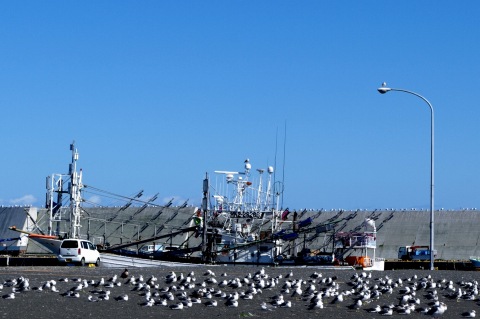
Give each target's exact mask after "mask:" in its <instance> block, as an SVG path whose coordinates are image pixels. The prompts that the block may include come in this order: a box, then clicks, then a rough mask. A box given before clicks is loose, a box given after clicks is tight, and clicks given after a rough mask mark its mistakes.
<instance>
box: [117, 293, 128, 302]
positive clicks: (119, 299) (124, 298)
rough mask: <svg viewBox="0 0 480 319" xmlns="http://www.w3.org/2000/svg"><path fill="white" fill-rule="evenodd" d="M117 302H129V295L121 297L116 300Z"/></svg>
mask: <svg viewBox="0 0 480 319" xmlns="http://www.w3.org/2000/svg"><path fill="white" fill-rule="evenodd" d="M115 300H117V301H127V300H128V295H127V294H123V295H120V296H118V297H117V298H115Z"/></svg>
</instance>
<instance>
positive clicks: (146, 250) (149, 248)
mask: <svg viewBox="0 0 480 319" xmlns="http://www.w3.org/2000/svg"><path fill="white" fill-rule="evenodd" d="M163 250H164V247H163V245H161V244H150V245H144V246H142V247H141V248H140V249H139V250H138V253H139V254H140V255H154V254H158V253H161V252H163Z"/></svg>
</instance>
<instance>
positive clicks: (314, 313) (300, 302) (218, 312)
mask: <svg viewBox="0 0 480 319" xmlns="http://www.w3.org/2000/svg"><path fill="white" fill-rule="evenodd" d="M207 269H211V270H212V271H213V272H214V273H215V277H214V278H215V279H216V280H217V281H218V282H221V281H222V280H227V281H230V280H231V279H234V278H240V279H243V278H244V277H245V276H246V275H247V274H248V273H251V274H252V275H254V274H255V273H256V272H257V271H259V270H260V269H261V267H255V266H195V267H183V266H181V267H162V268H132V269H129V274H130V275H133V276H134V277H135V278H138V277H139V276H140V275H142V276H143V278H144V281H143V282H144V283H145V282H146V281H147V280H148V278H150V277H151V276H155V277H157V278H158V280H157V281H156V284H157V285H158V286H157V288H155V287H154V288H151V289H150V292H151V293H152V296H153V298H154V299H155V300H161V299H162V298H161V296H162V295H163V294H164V293H163V292H159V291H160V289H162V288H166V287H170V286H173V285H175V286H177V287H179V286H180V283H179V282H178V281H177V282H173V283H167V282H166V279H165V278H166V276H167V275H168V274H169V273H170V272H171V271H174V272H175V273H176V275H177V276H179V275H180V274H181V273H183V275H184V276H185V277H186V276H187V274H188V273H190V272H191V271H192V270H193V271H194V272H195V276H194V277H195V278H196V280H195V282H194V283H195V287H194V288H190V289H186V290H185V291H186V292H187V293H188V294H189V295H192V294H193V292H194V291H195V290H198V289H200V288H201V286H200V284H201V283H202V282H204V281H205V280H207V279H208V278H211V277H212V276H208V275H204V274H205V272H206V270H207ZM122 271H123V269H117V268H103V267H99V268H90V267H4V268H0V282H4V287H3V289H2V290H1V291H0V294H1V295H2V296H3V298H0V316H1V317H2V318H90V317H94V318H190V317H191V318H199V319H202V318H208V319H213V318H218V317H222V318H248V317H262V318H294V317H301V318H317V317H329V316H330V317H331V318H372V317H383V316H382V315H381V314H378V313H369V312H368V311H367V310H366V309H369V308H373V307H374V306H376V305H380V306H386V305H395V306H396V305H399V304H400V298H402V296H403V295H405V293H404V290H405V289H406V287H409V288H412V287H413V286H414V284H415V283H418V285H419V287H418V289H417V290H415V296H414V297H412V298H418V299H419V302H420V304H418V305H415V307H416V308H417V309H418V308H420V307H427V306H428V304H429V303H431V302H433V300H429V299H428V296H429V295H432V294H431V293H429V292H433V291H436V295H437V296H438V301H439V302H443V303H445V304H446V305H447V310H446V311H445V313H444V314H443V315H442V317H443V318H461V317H462V313H464V312H466V311H471V310H477V308H479V302H478V300H477V299H478V296H477V295H476V293H477V291H476V290H475V287H476V281H478V280H479V277H480V273H479V272H475V271H429V270H401V271H398V270H395V271H384V272H372V273H371V278H368V274H367V277H366V278H363V279H362V280H363V286H364V287H365V289H364V290H365V291H367V290H368V291H370V292H372V291H374V290H375V285H377V286H379V287H378V289H379V290H381V289H382V286H387V285H388V283H387V281H388V279H391V281H392V283H391V286H392V293H388V292H386V290H385V291H384V293H382V294H381V295H379V296H378V298H375V297H371V298H370V299H367V300H365V301H364V302H363V305H362V307H361V308H360V309H357V310H354V309H350V307H349V306H350V305H352V304H354V302H355V300H357V299H359V298H361V295H360V294H359V292H360V291H361V289H360V288H358V287H357V289H355V286H354V285H353V282H352V281H353V279H352V277H353V276H355V274H357V275H359V276H360V277H361V276H362V271H359V270H357V271H355V270H323V269H321V268H315V267H301V268H283V267H282V268H270V267H266V268H265V273H266V274H267V275H268V278H266V281H269V280H271V279H272V278H276V277H279V276H282V278H278V284H277V285H276V286H275V287H273V288H263V289H262V293H257V294H256V295H254V296H253V299H251V300H244V299H242V298H240V299H239V301H238V303H239V305H238V307H236V308H234V307H227V306H226V305H225V298H221V297H213V298H212V299H215V300H217V301H218V306H217V307H207V306H205V302H206V301H207V300H208V299H207V298H203V299H201V301H202V304H193V306H192V307H191V308H187V307H186V308H184V309H183V310H172V309H170V308H169V307H168V306H161V305H154V306H151V307H148V306H142V304H143V303H145V301H146V297H145V296H142V294H144V293H145V291H143V292H142V291H135V290H133V289H134V287H135V285H133V284H126V279H122V278H120V274H121V273H122ZM290 272H292V273H293V276H292V277H291V278H288V279H287V278H286V276H287V274H289V273H290ZM314 272H317V273H320V274H322V277H320V278H317V279H316V280H315V283H313V284H314V287H315V288H316V290H317V291H326V290H327V289H329V290H331V291H337V292H338V293H345V291H352V292H354V293H352V294H349V295H346V296H345V297H344V301H343V302H341V303H336V304H333V303H331V302H332V301H333V299H334V297H333V296H330V297H327V296H324V297H323V305H324V307H323V309H318V308H317V309H309V305H310V300H307V299H306V298H305V297H304V296H302V295H295V296H292V292H293V289H290V292H289V293H285V294H284V300H285V301H288V300H290V301H291V303H292V306H291V308H286V307H285V308H283V307H274V306H273V305H271V301H272V299H271V297H273V296H274V295H279V294H280V292H281V290H282V286H283V285H284V283H285V282H286V281H287V280H297V281H298V280H299V279H303V280H304V281H305V282H304V283H303V284H302V289H303V293H305V292H306V291H307V289H308V287H309V286H310V285H311V284H312V282H308V281H309V280H312V279H311V277H310V276H311V275H312V274H313V273H314ZM223 273H226V276H222V274H223ZM114 275H117V276H118V279H117V281H116V282H120V283H121V285H120V286H115V287H113V288H107V287H105V286H103V285H100V286H98V287H94V286H93V285H92V284H90V282H92V281H93V282H95V283H97V282H99V281H100V280H101V278H104V280H105V283H107V282H108V279H110V278H111V277H112V276H114ZM414 275H416V276H417V278H416V279H415V278H414ZM428 276H431V278H428ZM20 277H24V278H27V279H28V282H29V289H28V290H25V291H22V292H16V293H15V298H14V299H7V298H5V297H6V296H7V295H8V294H9V293H11V292H12V289H13V287H8V281H9V280H12V279H18V278H20ZM64 278H68V282H65V281H64V280H63V279H64ZM76 278H81V279H82V280H83V279H86V280H87V281H88V282H89V286H88V287H84V288H82V289H81V290H79V297H78V298H75V297H67V296H63V294H65V293H66V292H68V291H70V290H71V289H72V288H73V287H76V286H78V285H79V284H78V283H76V282H74V281H73V280H74V279H76ZM324 278H333V281H334V283H333V284H328V280H327V281H326V282H322V279H324ZM399 279H401V281H402V282H401V283H397V282H398V281H399ZM409 279H410V280H409ZM422 279H423V280H422ZM50 280H54V281H55V282H56V284H55V286H56V289H57V290H58V292H54V291H52V290H51V289H48V288H44V289H43V290H41V291H38V290H37V289H36V288H37V287H41V286H42V285H43V284H45V283H46V282H47V281H50ZM422 281H423V282H425V283H428V284H427V287H423V288H422V287H420V285H421V282H422ZM449 281H452V282H453V286H452V287H450V288H447V287H448V282H449ZM250 282H255V281H254V280H253V279H250ZM358 282H359V280H357V282H356V284H357V285H358ZM431 283H435V284H436V285H437V286H436V287H435V288H433V287H431ZM468 283H470V284H468ZM469 285H470V286H469ZM19 286H20V285H19V284H17V285H16V286H14V287H17V288H18V287H19ZM206 286H207V287H213V288H215V290H218V289H220V290H222V291H224V292H225V293H227V294H232V293H234V292H235V291H238V292H242V291H247V290H248V288H249V287H248V285H247V284H245V283H244V284H243V286H242V287H239V288H233V287H225V288H219V285H218V283H216V284H214V283H209V284H206ZM459 288H460V290H461V291H462V294H464V293H469V292H470V291H471V295H472V296H473V297H470V298H468V299H470V300H468V299H467V296H466V294H465V295H463V296H461V297H460V296H456V295H455V294H458V289H459ZM353 289H355V291H353ZM95 290H109V291H110V299H109V300H101V301H97V302H92V301H89V299H88V296H92V297H93V298H94V299H97V298H98V297H99V296H100V295H98V294H94V293H92V291H95ZM155 292H159V295H160V296H154V295H155ZM179 292H180V290H177V292H174V294H177V293H179ZM122 294H127V295H128V297H129V299H128V301H117V300H115V297H118V296H120V295H122ZM178 302H179V301H178V299H177V298H176V299H175V300H174V301H169V302H168V305H172V304H175V303H178ZM263 302H265V303H267V304H268V309H267V310H264V309H262V308H261V304H262V303H263ZM393 316H397V317H398V316H403V317H405V315H401V314H399V313H398V312H397V311H396V310H395V311H394V312H393ZM408 316H409V317H414V318H420V317H429V315H427V314H424V313H419V312H413V313H412V314H410V315H408Z"/></svg>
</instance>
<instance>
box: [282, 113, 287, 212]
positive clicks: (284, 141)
mask: <svg viewBox="0 0 480 319" xmlns="http://www.w3.org/2000/svg"><path fill="white" fill-rule="evenodd" d="M286 146H287V121H286V120H285V135H284V136H283V167H282V183H283V185H285V150H286ZM283 194H284V192H282V202H281V207H282V209H283Z"/></svg>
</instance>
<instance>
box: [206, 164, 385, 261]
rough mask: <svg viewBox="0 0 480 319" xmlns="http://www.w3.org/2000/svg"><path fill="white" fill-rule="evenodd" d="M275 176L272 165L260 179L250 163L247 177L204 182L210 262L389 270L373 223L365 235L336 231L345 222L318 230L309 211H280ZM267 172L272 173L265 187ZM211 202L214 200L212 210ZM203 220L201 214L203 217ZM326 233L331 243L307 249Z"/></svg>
mask: <svg viewBox="0 0 480 319" xmlns="http://www.w3.org/2000/svg"><path fill="white" fill-rule="evenodd" d="M273 171H274V170H273V167H271V166H269V167H268V169H266V170H265V169H257V170H256V172H257V173H258V176H257V177H256V178H254V177H253V176H252V166H251V163H250V160H248V159H247V160H245V162H244V170H243V171H241V172H240V171H215V174H217V176H220V177H223V178H222V179H220V181H218V180H216V182H215V185H214V186H212V185H210V181H209V180H206V181H204V184H206V185H204V194H205V197H204V205H203V210H204V213H205V214H204V216H203V217H204V218H205V219H206V222H205V223H204V227H203V231H204V232H205V234H206V235H205V240H204V243H205V244H204V250H203V258H204V260H205V261H206V262H211V263H224V264H237V263H240V264H266V265H317V266H337V267H341V266H346V267H350V268H351V267H361V268H363V269H365V270H383V269H384V262H385V261H384V259H382V258H378V257H377V256H375V249H376V228H375V222H374V221H373V220H365V222H364V223H363V226H364V231H360V232H336V231H335V227H336V225H337V224H338V223H339V222H340V220H332V221H329V222H327V223H324V224H320V225H319V224H316V225H315V226H312V225H313V218H312V217H305V216H304V213H305V212H306V211H303V212H301V213H299V214H298V213H297V212H296V211H294V212H293V213H291V212H290V210H289V209H288V208H286V209H283V208H280V207H279V197H280V196H281V192H282V189H283V185H282V184H281V183H280V182H274V181H273V178H272V176H273ZM264 172H267V173H268V176H267V178H266V183H265V185H264ZM272 185H274V187H272ZM210 189H213V191H212V193H213V194H210ZM208 194H209V195H208ZM209 198H210V199H213V200H212V202H211V203H210V205H208V199H209ZM201 217H202V215H201V213H200V212H199V215H198V218H199V219H200V218H201ZM198 224H199V225H200V224H202V223H201V222H200V221H199V222H198ZM322 234H323V235H324V236H325V237H326V238H327V237H328V238H329V240H327V241H326V242H327V243H325V244H324V245H322V247H317V249H312V248H307V247H310V244H309V242H310V241H311V239H312V238H317V237H318V236H320V235H322ZM328 241H329V242H333V245H332V246H330V245H329V244H328ZM345 256H346V257H345Z"/></svg>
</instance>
